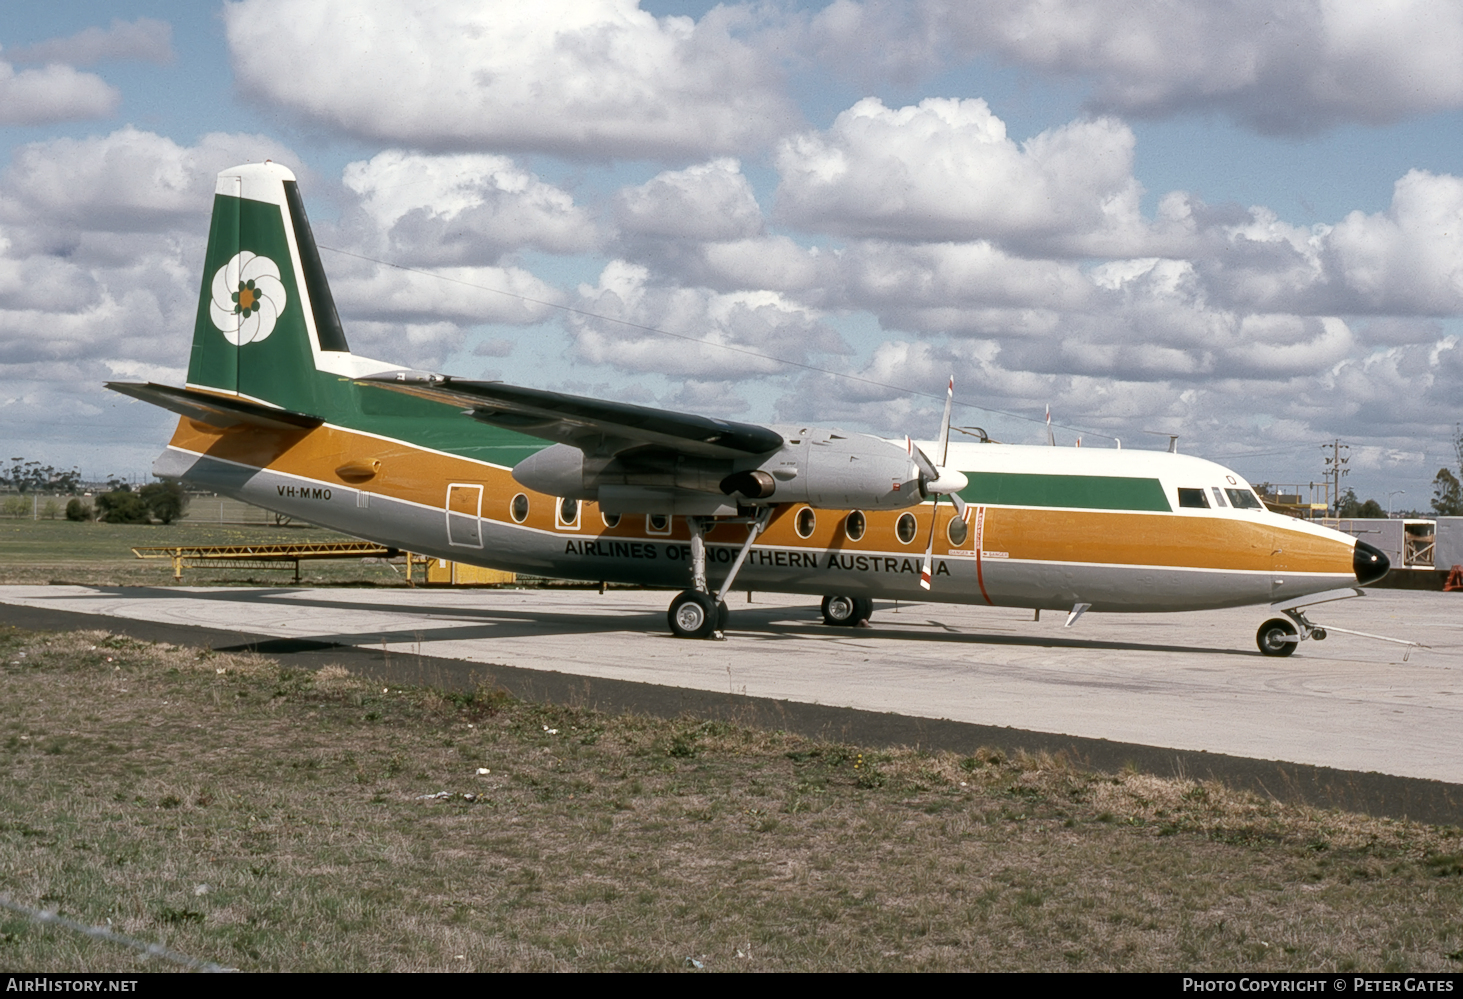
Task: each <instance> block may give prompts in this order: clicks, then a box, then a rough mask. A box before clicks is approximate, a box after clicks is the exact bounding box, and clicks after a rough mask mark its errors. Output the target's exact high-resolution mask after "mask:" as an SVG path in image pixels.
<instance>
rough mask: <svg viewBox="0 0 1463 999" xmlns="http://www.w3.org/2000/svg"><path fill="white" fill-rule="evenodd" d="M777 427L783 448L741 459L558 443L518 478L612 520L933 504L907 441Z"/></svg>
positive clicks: (517, 471)
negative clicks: (757, 509) (599, 509)
mask: <svg viewBox="0 0 1463 999" xmlns="http://www.w3.org/2000/svg"><path fill="white" fill-rule="evenodd" d="M774 429H776V430H778V431H779V432H780V433H781V434H782V436H783V440H784V444H783V446H782V447H781V448H778V449H777V450H776V451H772V452H769V453H767V454H763V455H755V456H748V457H746V458H737V459H712V458H698V457H695V456H691V455H684V454H678V453H675V452H672V451H660V450H655V449H641V450H637V451H631V452H626V453H622V454H620V455H616V456H613V457H599V456H593V455H585V453H584V452H583V451H581V450H580V449H579V448H576V447H572V446H570V445H568V444H555V445H553V446H551V447H547V448H544V449H543V450H542V451H539V452H538V453H537V454H534V455H531V456H530V457H528V458H525V459H524V460H523V461H521V462H519V463H518V465H516V466H515V467H514V469H513V478H514V479H516V480H517V481H518V482H520V483H521V484H523V485H524V486H526V487H528V488H529V489H533V490H535V491H537V492H541V493H545V494H547V495H550V496H562V497H565V498H567V499H579V500H597V501H599V502H600V504H601V505H602V506H604V507H605V510H606V512H610V513H620V512H623V513H641V512H643V513H671V512H674V513H688V514H698V515H717V514H725V513H732V512H735V508H736V506H737V505H741V506H771V505H775V504H780V503H807V504H809V505H810V506H815V507H820V508H824V509H841V510H849V509H860V510H897V509H900V508H902V507H907V506H913V505H914V504H916V503H919V502H921V501H922V500H923V499H925V495H924V491H923V490H922V488H921V485H922V484H921V481H920V471H919V466H918V465H916V464H915V462H914V460H913V459H912V458H911V457H910V455H909V454H908V452H907V451H906V450H905V449H904V448H903V447H901V446H899V445H897V444H891V443H890V442H889V441H885V440H881V439H879V438H877V437H871V436H868V435H866V434H847V433H842V432H840V431H835V430H822V429H809V428H805V427H802V428H800V427H776V428H774ZM610 507H615V509H613V510H611V509H610ZM642 507H644V509H641V508H642Z"/></svg>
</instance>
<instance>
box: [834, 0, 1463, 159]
mask: <svg viewBox="0 0 1463 999" xmlns="http://www.w3.org/2000/svg"><path fill="white" fill-rule="evenodd" d="M810 31H811V32H812V36H813V38H814V39H815V41H816V44H817V46H818V48H819V50H820V52H821V54H822V56H823V58H824V59H825V60H826V61H827V62H829V63H830V64H832V65H834V66H839V65H844V64H847V65H850V66H853V67H855V69H854V70H853V72H854V75H856V76H858V75H861V74H862V75H867V74H869V73H871V72H873V71H876V70H878V71H882V72H883V73H884V74H885V75H886V76H887V77H890V78H894V79H900V78H909V77H912V76H916V75H923V74H926V73H929V72H931V71H932V70H934V69H935V68H936V67H938V66H940V65H946V64H948V63H949V62H950V61H951V60H958V59H963V58H968V57H971V56H974V55H978V54H994V55H997V56H999V57H1001V58H1003V59H1005V60H1008V61H1010V62H1012V63H1015V64H1017V65H1020V66H1025V67H1029V68H1033V69H1036V70H1039V71H1040V72H1042V73H1046V74H1051V75H1056V76H1066V77H1078V78H1081V79H1084V80H1087V81H1090V84H1091V86H1092V97H1091V102H1090V103H1091V106H1092V107H1093V108H1094V109H1095V110H1097V111H1099V112H1118V113H1122V114H1126V115H1148V116H1167V115H1173V114H1178V113H1182V112H1191V111H1192V112H1200V113H1209V112H1219V113H1223V114H1227V115H1229V116H1231V117H1233V118H1234V119H1235V120H1237V121H1239V122H1241V123H1242V124H1244V125H1247V126H1249V127H1251V128H1253V129H1256V130H1258V131H1260V132H1264V133H1269V134H1303V133H1307V132H1314V131H1316V130H1319V129H1324V128H1327V127H1330V126H1332V125H1336V124H1338V123H1343V122H1362V123H1367V124H1383V123H1388V122H1394V121H1398V120H1401V119H1403V118H1406V117H1409V116H1412V115H1417V114H1426V113H1429V112H1433V111H1438V110H1444V109H1453V108H1458V107H1463V64H1460V62H1459V60H1458V58H1457V53H1458V52H1459V51H1460V49H1463V9H1460V8H1459V7H1457V6H1456V5H1450V4H1437V3H1429V2H1424V0H1410V2H1401V3H1389V4H1377V3H1372V2H1368V0H1223V2H1217V3H1204V4H1173V3H1169V2H1167V0H1139V2H1136V3H1129V4H1122V5H1113V4H1111V3H1106V2H1103V0H989V2H983V3H978V4H973V3H962V2H958V0H925V2H923V3H921V4H919V5H918V6H917V7H916V8H914V9H913V11H911V10H910V9H906V8H904V7H903V6H902V5H893V4H888V5H886V4H872V3H856V2H854V0H837V2H835V3H834V4H832V5H831V6H830V7H828V8H826V9H825V10H824V11H823V13H822V14H820V15H818V16H817V17H816V18H814V19H813V21H812V23H811V25H810ZM886 38H891V39H893V44H892V46H891V49H892V51H890V52H887V53H881V52H879V51H877V48H878V47H877V45H876V44H875V43H874V42H873V41H871V40H878V41H879V42H882V41H883V40H884V39H886Z"/></svg>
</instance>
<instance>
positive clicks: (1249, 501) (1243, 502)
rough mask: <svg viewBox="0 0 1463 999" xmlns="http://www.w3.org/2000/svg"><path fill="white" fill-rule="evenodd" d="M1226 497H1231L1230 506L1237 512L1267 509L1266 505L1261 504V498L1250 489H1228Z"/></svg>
mask: <svg viewBox="0 0 1463 999" xmlns="http://www.w3.org/2000/svg"><path fill="white" fill-rule="evenodd" d="M1224 495H1226V496H1228V497H1229V505H1230V506H1232V507H1234V508H1235V509H1236V510H1263V509H1265V504H1263V503H1261V502H1260V497H1258V496H1256V495H1255V494H1254V493H1252V492H1250V490H1248V489H1226V490H1225V491H1224Z"/></svg>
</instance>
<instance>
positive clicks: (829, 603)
mask: <svg viewBox="0 0 1463 999" xmlns="http://www.w3.org/2000/svg"><path fill="white" fill-rule="evenodd" d="M873 613H874V602H873V601H872V600H870V599H868V598H867V597H845V596H831V597H824V598H823V623H824V624H826V625H829V626H831V627H834V628H854V627H857V626H859V625H866V624H868V623H869V617H870V616H871V615H872V614H873Z"/></svg>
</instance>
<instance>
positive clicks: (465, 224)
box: [344, 149, 599, 264]
mask: <svg viewBox="0 0 1463 999" xmlns="http://www.w3.org/2000/svg"><path fill="white" fill-rule="evenodd" d="M344 184H345V187H346V188H347V190H349V191H351V192H352V193H354V194H355V195H356V196H357V197H358V198H359V199H360V200H359V209H360V211H361V213H362V214H363V216H364V219H363V220H362V221H364V222H365V223H367V225H366V226H365V229H366V230H373V231H371V232H367V231H364V230H362V229H361V228H360V227H357V234H358V235H362V236H364V238H366V239H369V240H371V241H373V242H376V243H378V244H379V246H380V249H381V251H382V252H385V253H387V254H389V255H390V259H391V260H392V261H393V262H396V263H402V264H479V263H492V262H496V261H497V260H498V258H500V257H501V256H502V255H503V254H505V253H509V252H514V251H517V250H523V249H530V248H531V249H538V250H545V251H547V252H550V253H578V252H582V251H585V250H589V249H592V248H593V247H594V246H595V245H596V244H597V243H598V241H599V234H598V232H597V231H596V228H595V225H594V222H593V220H592V219H591V218H590V217H589V215H588V214H587V213H586V212H585V211H584V210H583V209H582V208H580V207H579V206H577V205H575V204H574V198H573V197H572V196H571V195H570V194H569V193H568V192H567V191H564V190H562V189H560V188H558V187H555V186H553V185H552V184H548V183H545V182H544V181H543V180H541V179H539V178H538V177H537V176H535V175H534V174H532V173H529V172H528V171H526V170H523V169H521V168H520V167H518V166H517V165H515V164H514V162H513V161H512V160H510V159H508V158H507V157H505V156H489V155H483V154H459V155H447V156H429V155H424V154H421V153H409V152H403V151H401V150H394V149H392V150H387V151H385V152H382V153H378V154H377V155H376V156H374V157H372V158H371V159H370V160H365V161H359V162H355V163H351V164H349V165H348V166H347V167H346V168H345V176H344Z"/></svg>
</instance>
